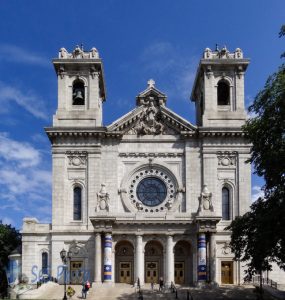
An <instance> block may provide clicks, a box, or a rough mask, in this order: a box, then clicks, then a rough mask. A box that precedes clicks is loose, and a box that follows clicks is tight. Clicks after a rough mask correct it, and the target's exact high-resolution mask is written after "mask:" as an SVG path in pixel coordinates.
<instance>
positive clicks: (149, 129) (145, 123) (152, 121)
mask: <svg viewBox="0 0 285 300" xmlns="http://www.w3.org/2000/svg"><path fill="white" fill-rule="evenodd" d="M158 120H159V112H158V108H157V107H155V106H154V103H153V101H150V102H149V105H148V108H147V109H146V110H145V112H144V114H143V116H142V117H141V118H140V120H139V121H138V123H137V125H136V126H135V130H136V133H137V134H138V135H145V134H162V132H163V130H164V126H163V125H162V124H161V123H160V122H158Z"/></svg>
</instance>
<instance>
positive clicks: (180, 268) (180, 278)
mask: <svg viewBox="0 0 285 300" xmlns="http://www.w3.org/2000/svg"><path fill="white" fill-rule="evenodd" d="M184 277H185V270H184V262H176V263H175V270H174V280H175V283H176V284H184V280H185V278H184Z"/></svg>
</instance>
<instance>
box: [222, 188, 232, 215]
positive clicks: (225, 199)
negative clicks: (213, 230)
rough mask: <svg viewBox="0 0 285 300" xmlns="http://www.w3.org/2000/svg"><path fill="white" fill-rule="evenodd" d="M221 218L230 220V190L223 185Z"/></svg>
mask: <svg viewBox="0 0 285 300" xmlns="http://www.w3.org/2000/svg"><path fill="white" fill-rule="evenodd" d="M222 219H223V220H230V219H231V218H230V191H229V189H228V188H226V187H224V188H223V189H222Z"/></svg>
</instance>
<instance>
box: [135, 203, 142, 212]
mask: <svg viewBox="0 0 285 300" xmlns="http://www.w3.org/2000/svg"><path fill="white" fill-rule="evenodd" d="M136 207H137V209H138V211H141V210H143V206H142V204H141V203H140V202H136Z"/></svg>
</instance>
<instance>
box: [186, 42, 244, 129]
mask: <svg viewBox="0 0 285 300" xmlns="http://www.w3.org/2000/svg"><path fill="white" fill-rule="evenodd" d="M248 64H249V60H248V59H245V58H243V52H242V50H241V49H240V48H237V49H236V50H235V51H234V52H233V53H231V52H230V51H229V50H228V49H227V48H226V47H223V48H222V49H221V50H219V49H218V48H216V50H214V51H212V50H211V49H209V48H206V49H205V51H204V53H203V58H202V59H201V60H200V64H199V67H198V71H197V74H196V78H195V82H194V86H193V90H192V94H191V100H192V101H194V102H195V105H196V122H197V125H199V126H204V127H212V126H213V127H240V126H242V125H243V124H244V122H245V120H246V111H245V107H244V73H245V71H246V69H247V66H248Z"/></svg>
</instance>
